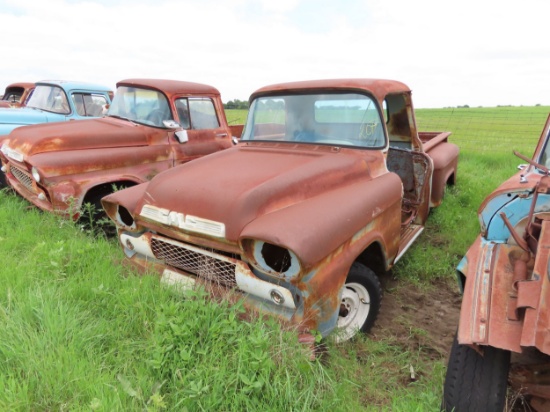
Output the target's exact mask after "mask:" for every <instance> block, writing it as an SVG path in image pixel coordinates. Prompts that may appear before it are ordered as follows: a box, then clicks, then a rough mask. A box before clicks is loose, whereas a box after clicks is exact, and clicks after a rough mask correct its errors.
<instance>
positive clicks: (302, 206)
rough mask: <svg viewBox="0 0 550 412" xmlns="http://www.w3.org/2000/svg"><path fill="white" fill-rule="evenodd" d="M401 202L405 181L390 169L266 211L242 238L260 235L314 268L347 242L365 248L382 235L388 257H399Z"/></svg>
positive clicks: (306, 266) (250, 224)
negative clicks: (387, 171)
mask: <svg viewBox="0 0 550 412" xmlns="http://www.w3.org/2000/svg"><path fill="white" fill-rule="evenodd" d="M401 201H402V184H401V180H400V178H399V177H398V176H397V175H396V174H393V173H387V174H384V175H382V176H380V177H377V178H376V179H374V180H363V181H359V182H355V183H352V184H349V185H346V186H342V187H340V188H338V189H336V190H331V191H329V192H326V193H323V194H321V195H319V196H315V197H313V198H310V199H307V200H305V201H303V202H300V203H297V204H295V205H292V206H289V207H286V208H283V209H279V210H277V211H275V212H272V213H268V214H266V215H263V216H261V217H259V218H257V219H255V220H254V221H252V222H250V223H249V224H248V225H246V226H245V227H244V229H243V230H242V232H241V235H240V240H241V242H242V240H244V239H258V240H263V241H265V242H268V243H272V244H274V245H277V246H281V247H285V248H287V249H290V250H292V251H293V252H294V253H295V254H296V255H297V256H298V257H299V259H300V261H301V263H302V266H303V267H305V268H310V267H313V266H314V265H315V264H316V263H318V262H319V261H321V260H322V259H324V258H325V257H326V256H328V255H330V254H331V253H332V252H333V251H335V250H336V249H337V248H338V247H340V246H341V245H343V244H344V243H346V242H351V243H354V244H357V243H358V244H363V245H365V247H366V246H368V244H369V239H371V240H372V239H377V240H380V242H381V244H382V245H383V247H385V248H386V250H387V255H388V256H395V254H396V253H397V247H398V242H399V231H400V227H401ZM372 222H379V223H380V224H377V225H371V223H372ZM367 227H369V230H366V231H365V230H364V229H365V228H367ZM360 252H361V251H359V252H358V253H360Z"/></svg>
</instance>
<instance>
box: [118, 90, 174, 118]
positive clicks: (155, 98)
mask: <svg viewBox="0 0 550 412" xmlns="http://www.w3.org/2000/svg"><path fill="white" fill-rule="evenodd" d="M108 116H114V117H122V118H124V119H128V120H131V121H133V122H136V123H141V124H146V125H149V126H155V127H165V126H164V124H163V121H164V120H174V118H173V116H172V112H171V111H170V106H169V105H168V100H167V99H166V97H165V96H164V95H163V94H162V93H161V92H158V91H156V90H149V89H141V88H138V87H127V86H121V87H118V88H117V91H116V95H115V98H114V99H113V102H112V104H111V105H110V107H109V113H108Z"/></svg>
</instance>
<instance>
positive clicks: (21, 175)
mask: <svg viewBox="0 0 550 412" xmlns="http://www.w3.org/2000/svg"><path fill="white" fill-rule="evenodd" d="M10 173H11V174H12V175H13V176H14V177H15V178H16V179H17V180H18V181H19V183H21V184H22V185H23V186H25V187H26V188H27V189H29V190H30V191H31V192H34V188H33V185H32V178H31V177H30V176H29V175H28V174H27V173H26V172H24V171H23V170H21V169H19V168H18V167H15V166H10Z"/></svg>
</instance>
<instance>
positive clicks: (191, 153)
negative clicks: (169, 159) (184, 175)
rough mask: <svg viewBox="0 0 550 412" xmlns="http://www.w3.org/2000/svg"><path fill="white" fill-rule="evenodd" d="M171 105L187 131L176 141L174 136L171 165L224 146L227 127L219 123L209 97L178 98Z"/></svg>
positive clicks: (226, 141)
mask: <svg viewBox="0 0 550 412" xmlns="http://www.w3.org/2000/svg"><path fill="white" fill-rule="evenodd" d="M175 107H176V113H177V117H178V122H179V124H180V125H181V126H182V128H183V129H184V131H185V133H186V134H187V142H183V143H182V142H179V141H178V140H177V139H176V138H175V137H174V140H173V141H172V146H173V152H174V166H176V165H178V164H181V163H185V162H188V161H190V160H193V159H196V158H198V157H201V156H204V155H207V154H210V153H214V152H216V151H218V150H221V149H225V148H227V147H228V145H229V144H228V142H230V139H229V134H228V131H227V130H226V129H225V128H223V127H221V126H220V120H219V118H218V114H217V111H216V106H215V104H214V101H213V100H212V99H211V98H209V97H185V98H180V99H177V100H176V102H175Z"/></svg>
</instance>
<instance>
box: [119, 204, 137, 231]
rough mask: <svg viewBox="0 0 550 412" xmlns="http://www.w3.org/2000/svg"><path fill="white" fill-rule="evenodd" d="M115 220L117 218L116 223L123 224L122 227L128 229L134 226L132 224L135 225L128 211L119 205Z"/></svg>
mask: <svg viewBox="0 0 550 412" xmlns="http://www.w3.org/2000/svg"><path fill="white" fill-rule="evenodd" d="M117 218H118V219H117V220H118V222H120V223H123V224H124V225H126V226H128V227H133V226H134V223H135V221H134V217H133V216H132V214H131V213H130V212H129V211H128V209H126V208H125V207H124V206H120V205H119V206H118V210H117ZM118 222H117V223H118Z"/></svg>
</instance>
